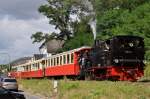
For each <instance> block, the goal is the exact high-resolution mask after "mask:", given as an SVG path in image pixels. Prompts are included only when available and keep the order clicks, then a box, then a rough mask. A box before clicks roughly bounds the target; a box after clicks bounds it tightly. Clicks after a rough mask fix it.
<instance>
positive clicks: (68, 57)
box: [66, 54, 70, 64]
mask: <svg viewBox="0 0 150 99" xmlns="http://www.w3.org/2000/svg"><path fill="white" fill-rule="evenodd" d="M66 56H67V59H66V61H67V64H70V54H67V55H66Z"/></svg>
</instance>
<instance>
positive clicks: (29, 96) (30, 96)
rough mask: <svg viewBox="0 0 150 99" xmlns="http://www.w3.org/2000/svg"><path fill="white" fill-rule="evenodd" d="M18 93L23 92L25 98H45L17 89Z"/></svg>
mask: <svg viewBox="0 0 150 99" xmlns="http://www.w3.org/2000/svg"><path fill="white" fill-rule="evenodd" d="M18 93H21V94H24V96H25V97H26V99H45V98H43V97H42V96H39V95H33V94H31V93H28V92H24V91H19V92H18Z"/></svg>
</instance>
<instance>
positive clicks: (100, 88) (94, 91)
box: [19, 79, 150, 99]
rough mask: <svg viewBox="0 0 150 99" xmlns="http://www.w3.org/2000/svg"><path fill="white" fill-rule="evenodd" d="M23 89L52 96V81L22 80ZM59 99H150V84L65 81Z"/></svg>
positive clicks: (59, 83)
mask: <svg viewBox="0 0 150 99" xmlns="http://www.w3.org/2000/svg"><path fill="white" fill-rule="evenodd" d="M19 83H20V84H21V85H23V88H24V89H26V90H29V91H31V92H32V93H34V94H36V93H39V94H41V95H43V96H46V97H50V96H52V93H53V89H52V81H50V80H46V79H44V80H42V79H41V80H35V79H34V80H21V81H19ZM58 99H150V82H148V83H143V82H111V81H64V80H61V81H59V82H58Z"/></svg>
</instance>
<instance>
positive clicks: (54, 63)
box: [53, 58, 56, 66]
mask: <svg viewBox="0 0 150 99" xmlns="http://www.w3.org/2000/svg"><path fill="white" fill-rule="evenodd" d="M53 63H54V64H53V66H55V63H56V62H55V58H53Z"/></svg>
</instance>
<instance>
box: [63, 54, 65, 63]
mask: <svg viewBox="0 0 150 99" xmlns="http://www.w3.org/2000/svg"><path fill="white" fill-rule="evenodd" d="M65 64H66V55H63V65H65Z"/></svg>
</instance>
